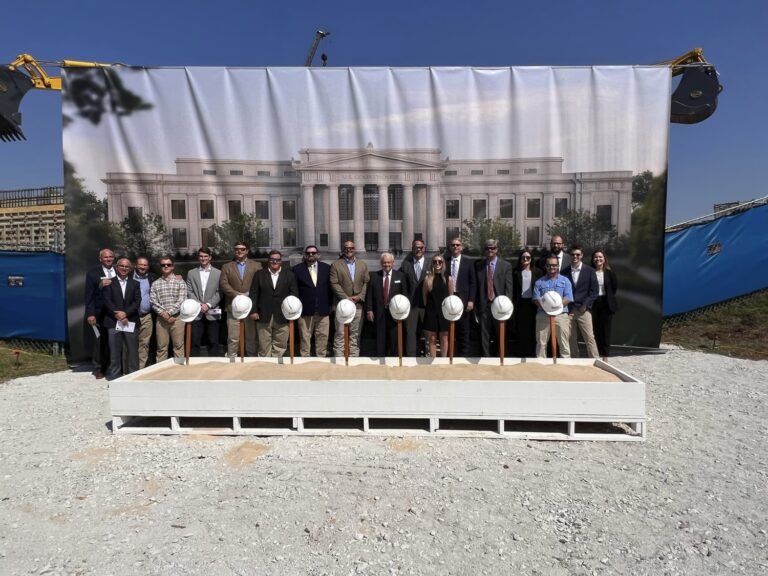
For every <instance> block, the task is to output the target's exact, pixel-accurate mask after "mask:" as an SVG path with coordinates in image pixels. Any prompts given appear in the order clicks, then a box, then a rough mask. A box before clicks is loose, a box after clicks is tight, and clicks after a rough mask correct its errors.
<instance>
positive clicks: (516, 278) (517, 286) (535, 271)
mask: <svg viewBox="0 0 768 576" xmlns="http://www.w3.org/2000/svg"><path fill="white" fill-rule="evenodd" d="M543 275H544V274H543V272H542V271H541V269H539V268H537V267H536V266H532V267H531V298H533V285H534V284H535V283H536V280H538V279H539V278H541V277H542V276H543ZM522 294H523V271H522V270H521V269H520V268H515V269H514V270H513V271H512V304H514V305H515V306H517V304H518V303H519V302H520V300H521V299H522Z"/></svg>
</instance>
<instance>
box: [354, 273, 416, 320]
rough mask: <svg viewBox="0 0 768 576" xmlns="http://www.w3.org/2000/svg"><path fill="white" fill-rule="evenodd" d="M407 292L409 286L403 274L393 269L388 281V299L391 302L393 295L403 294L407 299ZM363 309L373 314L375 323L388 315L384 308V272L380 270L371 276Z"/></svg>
mask: <svg viewBox="0 0 768 576" xmlns="http://www.w3.org/2000/svg"><path fill="white" fill-rule="evenodd" d="M408 292H409V286H408V281H407V280H406V278H405V274H403V273H402V272H400V271H398V270H394V269H393V270H392V276H391V278H390V279H389V299H390V300H391V299H392V296H394V295H395V294H403V295H405V297H406V298H407V297H408ZM409 300H410V298H409ZM365 308H366V310H367V311H368V312H373V317H374V320H376V321H378V320H381V319H383V318H385V317H386V315H387V314H388V312H387V309H386V308H385V307H384V272H383V271H382V270H379V271H378V272H376V273H374V274H371V280H370V281H369V282H368V292H367V293H366V295H365Z"/></svg>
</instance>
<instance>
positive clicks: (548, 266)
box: [547, 264, 560, 268]
mask: <svg viewBox="0 0 768 576" xmlns="http://www.w3.org/2000/svg"><path fill="white" fill-rule="evenodd" d="M547 268H560V265H559V264H547Z"/></svg>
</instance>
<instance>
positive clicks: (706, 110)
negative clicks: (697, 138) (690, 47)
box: [670, 65, 723, 124]
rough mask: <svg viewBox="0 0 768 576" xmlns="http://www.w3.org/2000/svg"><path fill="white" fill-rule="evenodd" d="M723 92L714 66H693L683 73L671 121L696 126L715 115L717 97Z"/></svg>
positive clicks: (676, 92) (673, 98) (675, 96)
mask: <svg viewBox="0 0 768 576" xmlns="http://www.w3.org/2000/svg"><path fill="white" fill-rule="evenodd" d="M722 90H723V87H722V86H721V85H720V81H719V80H718V78H717V72H716V71H715V68H714V67H713V66H706V65H705V66H691V67H689V68H686V69H685V71H684V72H683V77H682V79H681V80H680V84H678V85H677V89H676V90H675V92H674V94H672V112H671V117H670V120H671V121H672V122H674V123H675V124H696V123H697V122H701V121H703V120H706V119H707V118H709V117H710V116H712V114H714V112H715V109H716V108H717V96H718V95H719V94H720V92H721V91H722Z"/></svg>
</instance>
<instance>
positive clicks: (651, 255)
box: [629, 171, 667, 268]
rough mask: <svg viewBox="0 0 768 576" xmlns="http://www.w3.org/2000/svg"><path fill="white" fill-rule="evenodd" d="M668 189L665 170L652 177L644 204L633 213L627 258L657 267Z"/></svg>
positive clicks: (660, 258) (659, 259)
mask: <svg viewBox="0 0 768 576" xmlns="http://www.w3.org/2000/svg"><path fill="white" fill-rule="evenodd" d="M666 190H667V173H666V171H665V172H664V173H663V174H661V175H660V176H656V177H654V178H653V179H652V180H651V183H650V188H649V190H648V193H647V194H646V196H645V198H644V201H643V203H642V204H641V205H640V206H638V208H637V209H636V210H634V211H633V212H632V228H631V230H630V233H629V237H630V243H629V245H630V258H631V259H632V261H633V262H634V263H635V264H638V265H643V266H650V267H652V268H656V267H660V266H661V262H662V259H663V258H664V219H665V205H664V199H665V197H666Z"/></svg>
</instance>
